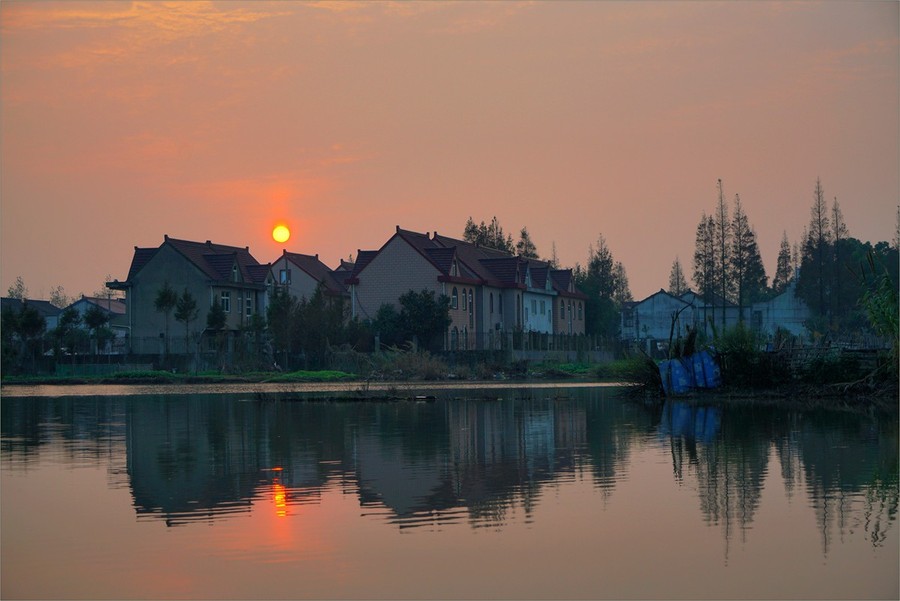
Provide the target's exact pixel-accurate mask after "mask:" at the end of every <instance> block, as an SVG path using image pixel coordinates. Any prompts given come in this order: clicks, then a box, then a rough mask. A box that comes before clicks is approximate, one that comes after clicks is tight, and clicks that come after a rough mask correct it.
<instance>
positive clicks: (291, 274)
mask: <svg viewBox="0 0 900 601" xmlns="http://www.w3.org/2000/svg"><path fill="white" fill-rule="evenodd" d="M352 269H353V264H352V263H347V262H345V261H341V265H340V267H338V269H336V270H332V269H331V268H329V267H328V266H327V265H325V264H324V263H323V262H322V261H320V260H319V255H317V254H316V255H304V254H300V253H292V252H288V251H286V250H285V251H283V252H282V254H281V256H280V257H278V259H277V260H275V261H274V262H273V263H272V274H273V275H274V277H275V282H276V285H277V286H279V287H280V288H281V289H282V290H284V291H286V292H287V293H288V294H290V295H291V296H294V297H296V298H297V299H304V298H305V299H307V300H309V299H311V298H312V296H313V294H315V292H316V290H317V289H319V288H321V290H322V293H323V294H325V296H326V297H327V298H329V299H332V300H333V301H334V302H339V303H341V304H342V305H343V306H344V307H345V313H349V305H350V292H349V291H348V290H347V286H346V285H345V284H344V280H345V279H347V277H349V273H350V272H352Z"/></svg>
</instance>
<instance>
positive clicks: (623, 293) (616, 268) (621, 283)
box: [613, 261, 633, 306]
mask: <svg viewBox="0 0 900 601" xmlns="http://www.w3.org/2000/svg"><path fill="white" fill-rule="evenodd" d="M613 282H614V283H615V286H614V288H613V300H614V301H615V302H616V304H617V305H619V306H621V305H622V303H627V302H630V301H632V300H633V298H632V296H631V287H630V286H629V285H628V274H627V273H625V266H624V265H623V264H622V262H621V261H616V264H615V265H613Z"/></svg>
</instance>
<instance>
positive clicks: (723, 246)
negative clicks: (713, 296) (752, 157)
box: [713, 179, 731, 328]
mask: <svg viewBox="0 0 900 601" xmlns="http://www.w3.org/2000/svg"><path fill="white" fill-rule="evenodd" d="M717 187H718V190H719V201H718V203H717V204H716V212H715V214H714V215H713V223H714V225H715V229H714V230H713V243H714V245H715V255H714V256H715V271H714V272H713V278H714V280H715V284H716V286H715V289H716V292H717V293H718V294H719V295H720V296H721V298H722V327H723V328H724V327H725V299H727V298H728V291H729V290H730V289H731V273H730V270H729V266H730V264H731V221H730V219H729V218H728V203H727V201H726V200H725V191H724V188H723V186H722V180H721V179H720V180H718V183H717Z"/></svg>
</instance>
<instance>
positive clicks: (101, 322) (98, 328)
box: [83, 305, 109, 354]
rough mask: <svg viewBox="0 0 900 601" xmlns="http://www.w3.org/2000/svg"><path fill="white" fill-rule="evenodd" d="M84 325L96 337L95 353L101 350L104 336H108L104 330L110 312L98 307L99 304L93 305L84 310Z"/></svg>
mask: <svg viewBox="0 0 900 601" xmlns="http://www.w3.org/2000/svg"><path fill="white" fill-rule="evenodd" d="M83 319H84V325H85V326H86V327H87V329H88V330H90V332H91V338H93V339H94V343H95V345H96V346H95V347H94V354H96V353H98V352H99V351H100V348H101V346H102V342H105V340H103V339H104V338H107V336H105V335H104V333H103V332H102V330H103V329H105V326H106V324H107V323H109V314H108V313H107V312H106V311H104V310H103V309H101V308H100V307H98V306H97V305H91V306H90V308H89V309H88V310H87V311H85V312H84V317H83Z"/></svg>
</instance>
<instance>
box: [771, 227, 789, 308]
mask: <svg viewBox="0 0 900 601" xmlns="http://www.w3.org/2000/svg"><path fill="white" fill-rule="evenodd" d="M792 277H793V264H792V259H791V243H790V242H789V241H788V236H787V232H786V231H785V232H783V233H782V236H781V248H780V249H779V250H778V262H777V264H776V266H775V277H774V278H772V292H773V293H775V294H781V293H782V292H784V291H785V289H786V288H787V286H788V284H789V283H790V281H791V278H792Z"/></svg>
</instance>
